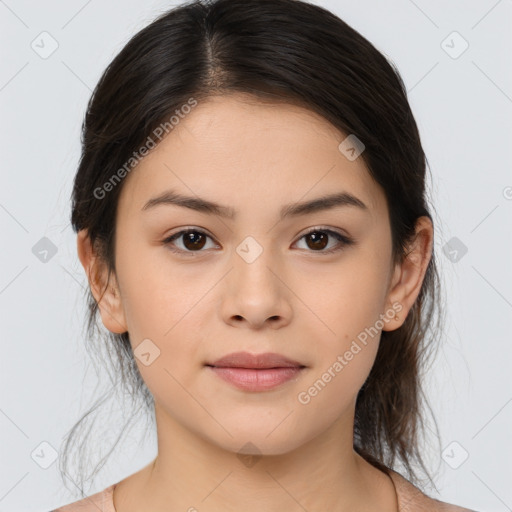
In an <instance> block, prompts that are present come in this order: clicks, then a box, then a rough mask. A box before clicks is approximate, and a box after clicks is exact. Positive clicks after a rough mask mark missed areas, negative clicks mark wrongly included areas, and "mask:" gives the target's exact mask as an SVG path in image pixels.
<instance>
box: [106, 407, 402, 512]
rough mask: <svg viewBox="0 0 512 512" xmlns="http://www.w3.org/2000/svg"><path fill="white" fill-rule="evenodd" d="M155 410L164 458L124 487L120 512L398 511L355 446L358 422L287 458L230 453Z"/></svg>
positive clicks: (387, 485) (246, 450) (248, 448)
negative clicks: (354, 429)
mask: <svg viewBox="0 0 512 512" xmlns="http://www.w3.org/2000/svg"><path fill="white" fill-rule="evenodd" d="M155 412H156V419H157V430H158V456H157V457H156V459H155V460H154V461H153V462H152V463H151V464H149V465H148V466H146V467H145V468H143V469H142V470H141V471H139V472H138V473H136V474H135V475H132V476H131V477H128V478H127V479H125V480H123V481H122V482H120V483H119V484H118V486H117V487H116V489H115V492H114V506H115V508H116V511H117V512H135V511H142V510H151V511H152V512H172V511H175V510H184V511H190V512H194V511H196V510H208V511H209V512H217V511H219V512H220V511H225V510H239V509H243V510H244V511H245V512H260V511H261V510H265V511H266V512H280V511H282V510H289V511H297V512H304V510H331V511H340V512H341V511H347V512H348V511H349V510H350V511H353V510H359V511H366V510H368V511H370V510H377V509H378V510H380V511H383V512H385V511H389V512H395V511H396V510H397V504H396V496H395V490H394V486H393V483H392V481H391V480H390V478H389V477H388V476H387V475H385V474H384V473H382V472H381V471H380V470H378V469H377V468H375V467H373V466H372V465H370V464H369V463H367V462H366V461H365V460H364V459H363V458H362V457H360V456H359V455H358V454H357V453H356V452H355V451H354V449H353V445H352V425H353V418H345V419H343V418H342V419H340V420H338V421H337V422H335V423H334V424H333V425H332V427H331V428H330V429H328V430H327V431H325V432H322V434H321V436H318V437H316V438H314V439H311V440H309V441H307V442H305V443H303V444H302V445H301V446H300V447H298V448H296V449H294V450H291V451H289V452H287V453H284V454H278V455H275V454H273V455H263V454H261V453H258V450H257V448H256V447H255V445H254V444H251V443H247V444H246V443H242V447H243V448H242V449H240V450H238V451H237V452H233V451H230V450H225V449H223V448H222V447H219V446H218V445H217V444H214V443H212V442H210V441H209V440H208V439H204V438H202V437H198V436H196V435H195V434H194V433H193V432H190V431H189V430H186V429H185V428H183V426H182V425H181V424H180V423H178V422H176V421H175V420H174V419H173V418H171V417H169V416H168V415H165V414H163V413H162V411H160V410H159V409H158V408H156V409H155ZM347 427H350V428H347Z"/></svg>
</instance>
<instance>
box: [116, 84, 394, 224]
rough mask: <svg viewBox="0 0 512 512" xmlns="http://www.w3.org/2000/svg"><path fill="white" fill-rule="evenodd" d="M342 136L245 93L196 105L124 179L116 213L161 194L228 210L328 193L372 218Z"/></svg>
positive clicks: (365, 176) (297, 110) (378, 202)
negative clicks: (343, 196)
mask: <svg viewBox="0 0 512 512" xmlns="http://www.w3.org/2000/svg"><path fill="white" fill-rule="evenodd" d="M346 137H347V134H344V133H341V132H340V131H339V130H338V129H337V128H336V127H334V126H333V125H332V124H331V123H329V122H328V121H327V120H325V119H324V118H323V117H321V116H319V115H318V114H316V113H314V112H312V111H310V110H307V109H305V108H302V107H300V106H297V105H291V104H285V103H269V102H262V101H260V100H259V99H258V98H254V97H251V96H248V95H245V94H230V95H225V96H216V97H212V98H208V100H206V101H203V102H199V103H198V104H197V105H196V106H195V107H194V108H193V109H192V110H191V111H190V113H189V114H186V115H183V116H181V118H180V120H179V122H178V123H177V124H176V125H175V126H174V128H173V129H172V130H171V131H170V132H169V134H168V135H166V136H165V138H163V139H162V141H161V142H159V143H158V145H157V146H156V147H155V149H153V150H152V151H151V152H150V153H149V154H148V155H147V156H146V157H144V158H143V159H142V160H141V161H140V162H139V164H138V165H137V166H136V167H135V168H134V169H133V170H132V171H131V172H130V173H129V174H128V175H127V177H126V178H125V180H126V182H125V183H124V185H123V192H122V194H121V198H120V205H119V208H123V209H129V210H133V209H136V210H138V211H139V212H140V211H141V209H142V207H143V206H144V204H145V203H146V202H147V200H148V199H150V198H152V197H154V196H156V195H159V194H161V193H162V192H163V191H165V190H167V189H172V190H178V191H179V192H181V193H183V194H186V195H189V196H192V195H196V196H199V197H201V198H206V199H210V200H213V201H215V202H217V203H220V204H223V205H229V206H231V207H232V209H234V210H235V211H239V210H240V211H241V212H243V211H244V210H247V211H249V210H251V209H252V210H254V209H255V208H259V209H260V210H261V208H266V207H268V208H270V209H272V210H275V211H277V209H278V208H279V206H280V205H282V204H288V203H290V201H294V200H295V201H299V200H306V199H313V198H315V197H318V196H322V195H326V194H330V193H333V192H342V191H346V192H349V193H351V194H353V195H355V196H357V197H358V198H360V199H361V200H362V201H363V202H364V203H365V204H366V205H368V207H369V209H370V210H371V211H372V214H373V215H382V214H383V213H384V211H385V210H386V204H385V199H384V195H383V193H382V191H381V190H380V187H379V186H378V185H377V184H376V183H375V182H374V180H373V179H372V177H371V176H370V174H369V172H368V170H367V168H366V165H365V163H364V161H363V159H362V158H361V157H359V158H357V159H355V160H349V159H348V158H347V157H346V156H345V154H344V153H343V152H342V151H340V149H339V147H338V146H339V144H340V143H341V142H342V141H343V140H344V139H345V138H346Z"/></svg>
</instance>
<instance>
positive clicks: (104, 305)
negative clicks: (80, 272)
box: [77, 230, 128, 334]
mask: <svg viewBox="0 0 512 512" xmlns="http://www.w3.org/2000/svg"><path fill="white" fill-rule="evenodd" d="M77 252H78V258H79V259H80V262H81V263H82V266H83V267H84V270H85V273H86V275H87V279H88V281H89V286H90V288H91V293H92V294H93V296H94V298H95V300H96V302H97V303H98V307H99V310H100V314H101V319H102V322H103V325H104V326H105V327H106V328H107V329H108V330H109V331H110V332H113V333H115V334H122V333H124V332H126V331H127V330H128V329H127V328H126V319H125V315H124V309H123V306H122V300H121V294H120V292H119V287H118V285H117V280H116V278H115V276H114V275H112V274H111V276H110V277H109V276H108V268H107V265H106V263H105V262H104V261H102V260H101V258H100V257H99V256H98V254H97V253H96V251H95V250H94V248H93V246H92V244H91V240H90V238H89V236H88V233H87V231H86V230H81V231H79V232H78V235H77ZM111 280H112V281H113V284H112V283H110V281H111Z"/></svg>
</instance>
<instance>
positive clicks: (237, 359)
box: [207, 352, 304, 368]
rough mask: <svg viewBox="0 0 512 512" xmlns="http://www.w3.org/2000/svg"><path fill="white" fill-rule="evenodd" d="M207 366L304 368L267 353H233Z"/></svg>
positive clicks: (294, 362) (296, 363)
mask: <svg viewBox="0 0 512 512" xmlns="http://www.w3.org/2000/svg"><path fill="white" fill-rule="evenodd" d="M207 366H217V367H227V368H290V367H299V368H302V367H304V365H303V364H301V363H299V362H297V361H294V360H293V359H289V358H288V357H285V356H283V355H281V354H276V353H275V352H265V353H264V354H251V353H249V352H233V353H231V354H228V355H226V356H224V357H221V358H220V359H217V360H216V361H215V362H213V363H207Z"/></svg>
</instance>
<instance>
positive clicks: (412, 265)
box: [382, 216, 434, 331]
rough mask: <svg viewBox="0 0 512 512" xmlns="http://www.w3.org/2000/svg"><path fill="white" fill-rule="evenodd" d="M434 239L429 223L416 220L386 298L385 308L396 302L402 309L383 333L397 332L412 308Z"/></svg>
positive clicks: (432, 229)
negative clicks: (409, 242) (412, 235)
mask: <svg viewBox="0 0 512 512" xmlns="http://www.w3.org/2000/svg"><path fill="white" fill-rule="evenodd" d="M433 240H434V227H433V225H432V221H431V220H430V219H429V218H428V217H427V216H423V217H419V218H418V220H417V221H416V236H415V238H414V239H413V241H412V242H411V244H410V246H409V248H408V250H407V254H406V256H405V257H404V261H403V262H402V263H401V264H397V265H396V266H395V269H394V272H393V276H392V279H391V284H390V289H389V291H388V296H387V303H388V307H390V308H391V307H392V305H393V304H396V303H398V304H400V305H401V306H402V309H401V310H398V309H397V315H396V317H395V318H394V319H391V320H389V321H387V322H385V325H384V327H383V328H382V330H383V331H394V330H395V329H398V328H399V327H400V326H401V325H402V324H403V322H404V321H405V318H406V317H407V315H408V313H409V311H410V310H411V308H412V306H413V305H414V302H415V300H416V298H417V297H418V295H419V293H420V290H421V285H422V284H423V279H424V277H425V273H426V271H427V267H428V264H429V262H430V258H431V256H432V247H433ZM395 307H396V306H395ZM393 309H395V308H393Z"/></svg>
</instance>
